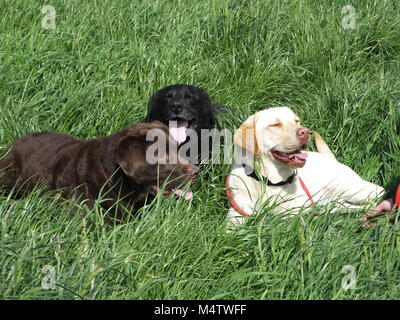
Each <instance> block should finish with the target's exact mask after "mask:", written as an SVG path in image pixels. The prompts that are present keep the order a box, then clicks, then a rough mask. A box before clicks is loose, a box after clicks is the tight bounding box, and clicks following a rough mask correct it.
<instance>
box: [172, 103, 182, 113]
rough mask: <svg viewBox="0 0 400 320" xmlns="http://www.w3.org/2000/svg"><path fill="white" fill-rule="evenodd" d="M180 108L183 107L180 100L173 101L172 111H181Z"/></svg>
mask: <svg viewBox="0 0 400 320" xmlns="http://www.w3.org/2000/svg"><path fill="white" fill-rule="evenodd" d="M182 109H183V107H182V104H181V103H180V102H174V103H173V104H172V105H171V110H172V111H173V112H175V113H179V112H181V111H182Z"/></svg>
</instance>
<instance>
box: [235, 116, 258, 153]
mask: <svg viewBox="0 0 400 320" xmlns="http://www.w3.org/2000/svg"><path fill="white" fill-rule="evenodd" d="M233 142H234V143H235V144H236V145H238V146H239V147H241V148H243V149H246V150H248V151H250V152H251V153H252V154H254V155H256V154H258V145H257V138H256V114H253V115H252V116H250V117H249V118H248V119H247V120H246V121H245V122H243V123H242V125H241V126H240V127H239V129H237V130H236V132H235V135H234V136H233Z"/></svg>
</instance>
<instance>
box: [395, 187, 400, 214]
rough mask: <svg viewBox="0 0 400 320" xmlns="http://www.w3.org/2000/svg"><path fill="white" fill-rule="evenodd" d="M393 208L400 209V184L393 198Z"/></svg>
mask: <svg viewBox="0 0 400 320" xmlns="http://www.w3.org/2000/svg"><path fill="white" fill-rule="evenodd" d="M394 207H395V208H398V207H400V184H399V185H398V187H397V191H396V196H395V198H394Z"/></svg>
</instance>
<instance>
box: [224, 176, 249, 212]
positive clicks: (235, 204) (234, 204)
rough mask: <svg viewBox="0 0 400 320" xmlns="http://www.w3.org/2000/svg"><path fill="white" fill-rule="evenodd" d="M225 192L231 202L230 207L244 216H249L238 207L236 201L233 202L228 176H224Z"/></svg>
mask: <svg viewBox="0 0 400 320" xmlns="http://www.w3.org/2000/svg"><path fill="white" fill-rule="evenodd" d="M225 187H226V189H225V192H226V195H227V196H228V200H229V202H230V203H231V205H232V207H233V208H234V209H235V210H236V211H237V212H239V213H240V214H242V215H244V216H247V217H248V216H250V215H249V214H248V213H246V212H244V211H243V210H242V209H240V207H239V206H238V205H237V203H236V202H235V200H233V195H232V191H231V189H229V176H227V177H226V180H225Z"/></svg>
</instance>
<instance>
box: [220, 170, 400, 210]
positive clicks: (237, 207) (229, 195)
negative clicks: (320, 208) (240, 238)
mask: <svg viewBox="0 0 400 320" xmlns="http://www.w3.org/2000/svg"><path fill="white" fill-rule="evenodd" d="M298 178H299V182H300V185H301V187H302V188H303V190H304V192H305V193H306V195H307V197H308V200H310V202H311V204H314V200H313V198H312V196H311V193H310V191H309V190H308V188H307V186H306V185H305V183H304V181H303V179H301V178H300V177H299V176H298ZM225 187H226V189H225V192H226V195H227V196H228V200H229V202H230V204H231V205H232V207H233V208H234V209H235V210H236V211H237V212H239V213H240V214H242V215H244V216H250V214H248V213H247V212H244V211H243V210H242V209H241V208H240V207H239V206H238V205H237V203H236V202H235V200H233V195H232V191H231V190H230V188H229V176H227V177H226V180H225ZM397 198H398V202H397V200H396V203H400V186H399V188H398V189H397V196H396V199H397Z"/></svg>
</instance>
